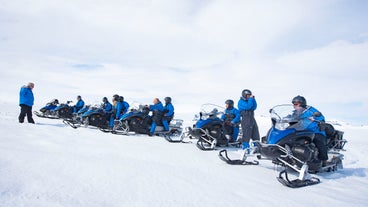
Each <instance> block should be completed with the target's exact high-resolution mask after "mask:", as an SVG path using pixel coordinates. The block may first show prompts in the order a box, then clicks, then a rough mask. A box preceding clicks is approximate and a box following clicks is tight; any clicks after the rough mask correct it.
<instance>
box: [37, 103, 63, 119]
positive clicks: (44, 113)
mask: <svg viewBox="0 0 368 207" xmlns="http://www.w3.org/2000/svg"><path fill="white" fill-rule="evenodd" d="M58 104H59V100H57V99H52V100H51V101H50V102H48V103H47V104H46V105H45V106H44V107H42V108H41V109H40V110H39V111H33V114H35V115H36V116H38V117H41V118H49V119H58V118H59V117H57V114H56V111H55V108H56V107H57V105H58Z"/></svg>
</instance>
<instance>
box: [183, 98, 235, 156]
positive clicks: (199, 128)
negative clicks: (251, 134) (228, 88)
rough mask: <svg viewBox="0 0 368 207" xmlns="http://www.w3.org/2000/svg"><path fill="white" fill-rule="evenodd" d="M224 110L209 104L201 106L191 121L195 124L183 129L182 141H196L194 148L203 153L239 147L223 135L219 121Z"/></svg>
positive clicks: (221, 122) (221, 124)
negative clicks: (220, 148) (186, 139)
mask: <svg viewBox="0 0 368 207" xmlns="http://www.w3.org/2000/svg"><path fill="white" fill-rule="evenodd" d="M219 109H220V110H221V111H219ZM224 110H225V109H224V108H223V107H221V106H218V105H214V104H210V103H207V104H203V105H201V109H200V112H199V114H198V115H196V116H195V118H194V120H193V121H195V124H194V125H193V127H187V128H186V129H185V131H184V133H183V135H182V140H183V139H184V138H189V139H197V144H196V146H197V147H198V148H199V149H201V150H204V151H209V150H214V149H216V147H231V146H234V147H239V146H240V143H239V142H229V139H230V138H226V136H225V135H224V132H223V121H222V120H221V115H222V114H223V111H224Z"/></svg>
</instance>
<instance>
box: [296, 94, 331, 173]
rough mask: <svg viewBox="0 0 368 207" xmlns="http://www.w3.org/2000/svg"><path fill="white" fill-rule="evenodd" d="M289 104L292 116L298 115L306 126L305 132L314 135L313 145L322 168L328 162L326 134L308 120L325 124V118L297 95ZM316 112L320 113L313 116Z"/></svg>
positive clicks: (317, 125)
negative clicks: (291, 106) (291, 108)
mask: <svg viewBox="0 0 368 207" xmlns="http://www.w3.org/2000/svg"><path fill="white" fill-rule="evenodd" d="M291 103H292V104H293V105H294V109H295V111H294V115H295V114H298V115H299V118H300V119H302V120H305V124H307V128H306V130H309V131H312V132H314V133H315V137H314V139H313V143H314V144H315V145H316V147H317V149H318V159H320V160H322V165H323V166H324V165H326V161H327V160H328V155H327V144H326V142H327V138H326V132H325V131H323V130H321V129H320V126H319V123H318V122H311V121H310V119H309V118H310V117H313V118H314V120H317V121H319V122H325V117H324V116H323V115H322V113H321V112H319V111H318V110H317V109H316V108H314V107H312V106H308V105H307V100H306V99H305V98H304V97H303V96H300V95H298V96H296V97H294V98H293V99H292V101H291ZM316 112H317V113H320V115H319V116H314V114H315V113H316Z"/></svg>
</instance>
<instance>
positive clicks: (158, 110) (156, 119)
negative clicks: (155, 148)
mask: <svg viewBox="0 0 368 207" xmlns="http://www.w3.org/2000/svg"><path fill="white" fill-rule="evenodd" d="M149 109H150V111H152V112H153V114H152V124H151V129H150V134H154V133H155V130H156V126H157V124H159V123H160V122H161V121H162V113H163V111H164V106H163V105H162V103H161V102H160V101H159V102H157V103H156V104H154V105H150V106H149Z"/></svg>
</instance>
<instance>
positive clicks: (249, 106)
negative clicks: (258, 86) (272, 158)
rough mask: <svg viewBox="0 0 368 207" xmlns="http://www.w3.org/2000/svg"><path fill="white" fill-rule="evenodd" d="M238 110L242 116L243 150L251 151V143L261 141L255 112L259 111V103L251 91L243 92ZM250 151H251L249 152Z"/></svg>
mask: <svg viewBox="0 0 368 207" xmlns="http://www.w3.org/2000/svg"><path fill="white" fill-rule="evenodd" d="M238 109H239V111H240V115H241V127H242V131H243V137H242V140H241V141H242V143H243V149H249V148H250V146H249V141H250V139H252V140H259V131H258V125H257V122H256V119H255V118H254V111H255V110H256V109H257V102H256V99H255V97H254V96H253V94H252V92H251V91H250V90H249V89H244V90H243V91H242V96H241V97H240V100H239V101H238ZM248 151H249V150H248Z"/></svg>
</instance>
